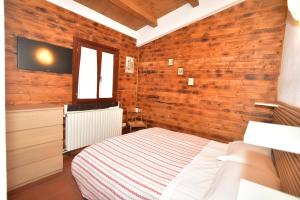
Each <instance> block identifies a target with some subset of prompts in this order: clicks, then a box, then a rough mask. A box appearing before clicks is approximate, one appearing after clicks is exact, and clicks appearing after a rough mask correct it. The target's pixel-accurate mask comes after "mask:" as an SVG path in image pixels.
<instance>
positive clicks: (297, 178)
mask: <svg viewBox="0 0 300 200" xmlns="http://www.w3.org/2000/svg"><path fill="white" fill-rule="evenodd" d="M273 123H276V124H284V125H289V126H298V127H300V108H296V107H293V106H290V105H287V104H284V103H279V106H278V107H277V108H275V109H274V115H273ZM282 134H284V133H282ZM273 155H274V160H275V166H276V168H277V171H278V174H279V177H280V184H281V189H282V190H283V191H284V192H287V193H289V194H292V195H294V196H298V197H300V154H295V153H288V152H284V151H279V150H273Z"/></svg>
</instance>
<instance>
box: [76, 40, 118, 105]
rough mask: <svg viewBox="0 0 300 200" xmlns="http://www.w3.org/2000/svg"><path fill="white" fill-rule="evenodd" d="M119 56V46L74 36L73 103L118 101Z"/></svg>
mask: <svg viewBox="0 0 300 200" xmlns="http://www.w3.org/2000/svg"><path fill="white" fill-rule="evenodd" d="M118 57H119V52H118V50H117V49H114V48H111V47H107V46H104V45H101V44H97V43H95V42H91V41H87V40H83V39H80V38H74V47H73V103H74V104H77V103H95V102H113V101H116V100H117V99H116V96H117V93H116V92H117V78H118V71H117V70H118Z"/></svg>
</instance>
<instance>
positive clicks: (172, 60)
mask: <svg viewBox="0 0 300 200" xmlns="http://www.w3.org/2000/svg"><path fill="white" fill-rule="evenodd" d="M168 65H169V66H172V65H174V59H173V58H169V60H168Z"/></svg>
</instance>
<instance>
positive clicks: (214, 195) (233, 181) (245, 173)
mask: <svg viewBox="0 0 300 200" xmlns="http://www.w3.org/2000/svg"><path fill="white" fill-rule="evenodd" d="M241 179H246V180H250V181H252V182H255V183H258V184H261V185H264V186H267V187H271V188H274V189H277V190H278V189H280V181H279V178H278V176H276V175H274V173H272V172H269V171H266V170H261V169H259V168H256V167H253V166H251V165H247V164H242V163H237V162H232V161H224V162H223V164H222V166H221V168H220V169H219V171H218V173H217V174H216V176H215V178H214V180H213V183H212V184H211V186H210V189H209V190H208V191H207V193H206V194H205V196H204V198H203V199H207V200H212V199H213V200H235V199H236V198H237V194H238V189H239V184H240V181H241Z"/></svg>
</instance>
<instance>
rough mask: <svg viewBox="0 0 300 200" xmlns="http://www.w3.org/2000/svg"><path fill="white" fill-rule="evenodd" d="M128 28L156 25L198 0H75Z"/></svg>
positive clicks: (136, 28) (195, 3) (196, 3)
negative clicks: (183, 6)
mask: <svg viewBox="0 0 300 200" xmlns="http://www.w3.org/2000/svg"><path fill="white" fill-rule="evenodd" d="M75 1H77V2H78V3H80V4H82V5H85V6H87V7H89V8H91V9H93V10H95V11H97V12H99V13H101V14H103V15H105V16H107V17H109V18H111V19H113V20H115V21H117V22H119V23H121V24H123V25H125V26H127V27H129V28H132V29H134V30H138V29H140V28H142V27H144V26H146V25H150V26H152V27H155V26H157V19H158V18H159V17H161V16H163V15H165V14H167V13H169V12H171V11H173V10H175V9H177V8H179V7H180V6H182V5H184V4H186V3H189V4H191V5H192V6H193V7H195V6H198V4H199V3H198V0H75Z"/></svg>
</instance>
